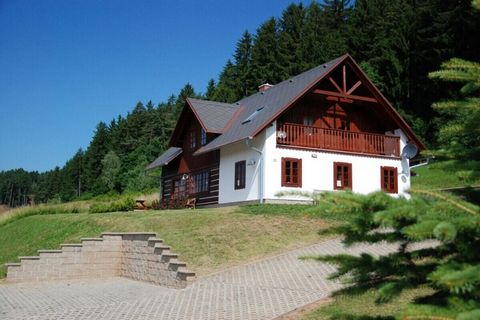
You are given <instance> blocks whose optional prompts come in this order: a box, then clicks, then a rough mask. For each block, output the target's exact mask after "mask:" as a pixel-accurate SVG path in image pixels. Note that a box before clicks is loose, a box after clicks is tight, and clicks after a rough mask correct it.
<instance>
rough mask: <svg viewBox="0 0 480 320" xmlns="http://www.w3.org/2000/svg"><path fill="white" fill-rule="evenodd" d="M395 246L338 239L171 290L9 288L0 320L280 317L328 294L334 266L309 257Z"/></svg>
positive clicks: (75, 285) (83, 285)
mask: <svg viewBox="0 0 480 320" xmlns="http://www.w3.org/2000/svg"><path fill="white" fill-rule="evenodd" d="M394 248H395V246H394V245H377V246H368V247H367V246H356V247H353V248H349V249H345V248H343V246H342V244H341V243H340V241H339V240H338V239H334V240H327V241H324V242H322V243H319V244H315V245H312V246H308V247H305V248H301V249H297V250H293V251H290V252H287V253H285V254H282V255H279V256H275V257H272V258H268V259H265V260H261V261H257V262H253V263H250V264H247V265H242V266H238V267H235V268H231V269H228V270H225V271H222V272H219V273H216V274H214V275H210V276H207V277H204V278H201V279H198V280H197V281H195V282H194V283H193V284H192V285H190V286H189V287H188V288H186V289H169V288H163V287H159V286H156V285H152V284H149V283H143V282H137V281H133V280H129V279H126V278H110V279H102V280H88V281H57V282H43V283H23V284H6V283H4V284H1V285H0V319H192V320H199V319H241V320H245V319H272V318H275V317H277V316H279V315H282V314H284V313H287V312H289V311H291V310H294V309H296V308H298V307H301V306H304V305H306V304H309V303H312V302H314V301H316V300H319V299H322V298H324V297H326V296H328V295H329V294H330V293H331V292H332V291H334V290H335V289H337V288H339V287H340V284H339V283H335V282H332V281H329V280H327V276H328V274H329V273H331V272H332V271H333V270H334V268H333V267H332V266H330V265H326V264H323V263H320V262H316V261H311V260H299V259H298V257H300V256H304V255H317V254H335V253H340V252H350V253H359V252H363V251H368V252H372V253H375V254H379V255H381V254H385V253H387V252H389V251H391V250H393V249H394Z"/></svg>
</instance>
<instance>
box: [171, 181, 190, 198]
mask: <svg viewBox="0 0 480 320" xmlns="http://www.w3.org/2000/svg"><path fill="white" fill-rule="evenodd" d="M172 184H173V188H172V189H173V193H172V198H174V199H175V198H180V197H183V196H185V193H186V192H185V191H186V185H187V180H185V179H177V180H172Z"/></svg>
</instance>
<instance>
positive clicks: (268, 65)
mask: <svg viewBox="0 0 480 320" xmlns="http://www.w3.org/2000/svg"><path fill="white" fill-rule="evenodd" d="M252 69H253V79H254V81H255V84H254V85H255V86H257V87H258V86H259V85H261V84H263V83H266V82H268V83H271V84H276V83H277V82H279V81H280V80H282V77H281V75H280V66H279V64H278V31H277V22H276V20H275V18H270V19H269V20H267V21H266V22H265V23H263V24H262V25H261V26H260V28H258V30H257V34H256V36H255V40H254V44H253V48H252Z"/></svg>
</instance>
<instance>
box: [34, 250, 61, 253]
mask: <svg viewBox="0 0 480 320" xmlns="http://www.w3.org/2000/svg"><path fill="white" fill-rule="evenodd" d="M37 252H38V253H62V252H63V251H62V250H37Z"/></svg>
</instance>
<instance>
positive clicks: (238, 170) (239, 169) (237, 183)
mask: <svg viewBox="0 0 480 320" xmlns="http://www.w3.org/2000/svg"><path fill="white" fill-rule="evenodd" d="M246 169H247V162H246V161H245V160H243V161H238V162H235V180H234V182H233V187H234V189H235V190H239V189H245V176H246Z"/></svg>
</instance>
